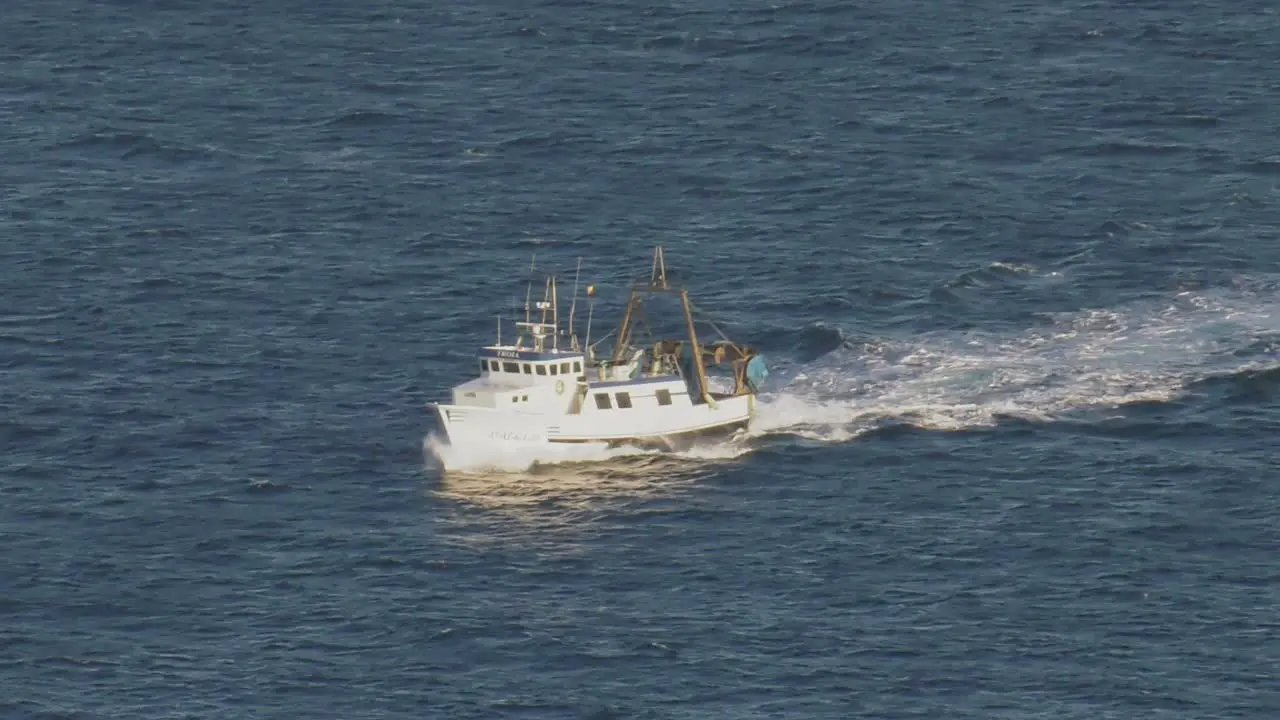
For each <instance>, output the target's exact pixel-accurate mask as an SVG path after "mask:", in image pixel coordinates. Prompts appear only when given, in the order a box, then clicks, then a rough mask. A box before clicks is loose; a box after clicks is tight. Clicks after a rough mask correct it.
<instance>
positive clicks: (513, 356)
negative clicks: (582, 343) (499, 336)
mask: <svg viewBox="0 0 1280 720" xmlns="http://www.w3.org/2000/svg"><path fill="white" fill-rule="evenodd" d="M477 357H482V358H485V359H489V360H522V361H528V362H540V361H544V360H546V361H553V362H560V361H562V360H581V359H582V358H583V357H584V356H583V354H582V353H580V352H575V351H572V350H549V351H545V352H538V351H537V350H516V349H515V348H513V347H511V346H509V345H506V346H503V345H490V346H488V347H483V348H480V352H479V354H478V356H477Z"/></svg>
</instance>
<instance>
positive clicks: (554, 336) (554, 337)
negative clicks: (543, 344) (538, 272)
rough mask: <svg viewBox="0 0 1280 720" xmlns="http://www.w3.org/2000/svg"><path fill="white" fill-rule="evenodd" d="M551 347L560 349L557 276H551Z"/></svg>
mask: <svg viewBox="0 0 1280 720" xmlns="http://www.w3.org/2000/svg"><path fill="white" fill-rule="evenodd" d="M551 324H552V326H553V328H552V330H551V349H553V350H559V349H560V301H559V300H557V299H556V278H555V276H554V275H553V276H551Z"/></svg>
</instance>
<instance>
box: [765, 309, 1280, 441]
mask: <svg viewBox="0 0 1280 720" xmlns="http://www.w3.org/2000/svg"><path fill="white" fill-rule="evenodd" d="M1046 321H1047V322H1046V324H1045V325H1044V326H1043V327H1039V328H1035V329H1031V330H1027V331H1023V332H1018V333H1007V334H1000V333H983V332H971V333H955V332H949V333H936V334H930V335H926V336H923V337H916V338H911V339H906V340H886V341H884V342H881V343H878V344H875V345H872V346H868V347H862V348H858V349H842V350H838V351H836V352H834V353H832V354H830V355H827V356H826V357H823V358H821V359H820V360H819V361H817V362H815V363H812V364H811V365H809V366H807V367H803V368H800V369H799V372H798V373H797V374H796V375H795V377H794V378H793V379H792V381H791V382H790V383H789V384H788V385H787V387H785V388H783V389H782V390H781V391H779V392H776V393H773V394H771V395H770V396H767V397H762V399H761V403H760V405H759V416H758V418H757V420H756V422H754V423H753V426H752V433H753V434H756V435H768V434H773V433H789V434H794V435H799V436H801V437H806V438H809V439H814V440H823V441H844V440H847V439H849V438H851V437H855V436H857V435H860V434H862V433H864V432H867V431H868V430H871V429H874V428H875V427H878V426H882V425H884V424H886V423H909V424H912V425H916V426H919V427H925V428H935V429H942V430H953V429H961V428H966V427H975V426H982V425H990V424H992V423H994V422H995V421H996V419H997V418H999V417H1001V416H1006V417H1009V416H1012V417H1021V418H1024V419H1029V420H1040V421H1047V420H1052V419H1054V418H1059V417H1063V416H1065V415H1068V414H1071V413H1078V412H1080V411H1084V410H1088V409H1090V408H1093V409H1097V408H1106V407H1114V406H1119V405H1125V404H1129V403H1135V402H1149V401H1157V402H1158V401H1169V400H1172V399H1175V398H1177V397H1179V396H1181V395H1182V394H1184V393H1185V392H1186V388H1187V386H1188V384H1190V383H1193V382H1196V381H1198V380H1202V379H1204V378H1206V377H1209V376H1211V375H1221V374H1228V373H1236V372H1242V371H1247V370H1252V369H1259V368H1267V367H1275V366H1277V365H1280V361H1278V358H1280V302H1278V301H1277V299H1276V298H1275V296H1274V294H1273V292H1271V291H1270V289H1267V288H1264V289H1263V291H1258V290H1250V289H1247V288H1240V287H1236V288H1230V289H1218V290H1206V291H1203V292H1184V293H1180V294H1178V295H1176V296H1175V297H1172V298H1169V299H1168V300H1166V301H1161V302H1149V303H1143V304H1139V305H1135V306H1132V307H1128V308H1124V309H1120V310H1091V311H1086V312H1081V313H1072V314H1063V315H1056V316H1049V317H1047V318H1046Z"/></svg>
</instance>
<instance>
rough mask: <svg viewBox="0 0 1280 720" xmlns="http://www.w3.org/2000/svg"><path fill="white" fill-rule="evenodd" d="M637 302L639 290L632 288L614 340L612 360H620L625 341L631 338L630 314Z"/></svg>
mask: <svg viewBox="0 0 1280 720" xmlns="http://www.w3.org/2000/svg"><path fill="white" fill-rule="evenodd" d="M639 304H640V291H639V290H637V289H635V288H632V290H631V297H629V298H627V312H626V314H624V315H623V316H622V327H620V328H618V339H617V340H616V341H614V348H613V358H612V362H615V363H616V362H622V354H623V353H624V352H626V349H627V342H628V341H629V340H630V339H631V315H632V312H633V311H634V309H635V306H636V305H639Z"/></svg>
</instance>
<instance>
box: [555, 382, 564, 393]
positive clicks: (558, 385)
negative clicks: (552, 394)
mask: <svg viewBox="0 0 1280 720" xmlns="http://www.w3.org/2000/svg"><path fill="white" fill-rule="evenodd" d="M556 394H557V395H563V394H564V381H563V380H557V381H556Z"/></svg>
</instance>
